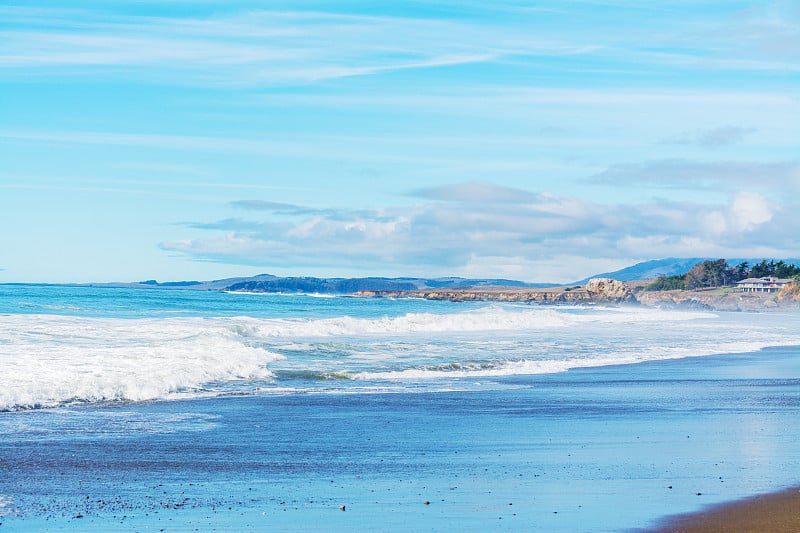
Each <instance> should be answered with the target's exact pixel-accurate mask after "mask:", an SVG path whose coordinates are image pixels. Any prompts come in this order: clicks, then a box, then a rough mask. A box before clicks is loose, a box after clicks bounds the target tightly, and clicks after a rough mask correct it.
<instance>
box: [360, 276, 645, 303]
mask: <svg viewBox="0 0 800 533" xmlns="http://www.w3.org/2000/svg"><path fill="white" fill-rule="evenodd" d="M354 296H360V297H373V298H374V297H384V298H424V299H426V300H449V301H451V302H474V301H494V302H520V303H542V304H573V305H595V304H632V303H636V298H635V296H634V295H633V291H632V289H631V287H630V286H629V285H628V284H626V283H623V282H621V281H616V280H613V279H607V278H597V279H592V280H589V282H588V283H587V284H586V285H584V286H581V287H554V288H546V289H535V288H516V287H466V288H463V289H447V290H413V291H359V292H357V293H355V294H354Z"/></svg>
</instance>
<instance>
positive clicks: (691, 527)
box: [653, 487, 800, 533]
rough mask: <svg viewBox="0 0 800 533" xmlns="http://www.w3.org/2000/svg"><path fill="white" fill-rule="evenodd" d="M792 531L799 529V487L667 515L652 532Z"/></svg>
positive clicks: (761, 532)
mask: <svg viewBox="0 0 800 533" xmlns="http://www.w3.org/2000/svg"><path fill="white" fill-rule="evenodd" d="M766 531H769V532H771V533H795V532H797V531H800V488H798V487H794V488H791V489H788V490H784V491H781V492H778V493H775V494H765V495H759V496H755V497H752V498H746V499H744V500H741V501H738V502H734V503H728V504H723V505H719V506H714V507H711V508H709V509H707V510H704V511H701V512H699V513H694V514H690V515H685V516H681V517H677V518H674V519H670V520H668V521H667V523H666V524H665V525H664V527H661V528H658V529H656V530H654V531H653V533H720V532H727V533H763V532H766Z"/></svg>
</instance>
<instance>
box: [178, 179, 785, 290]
mask: <svg viewBox="0 0 800 533" xmlns="http://www.w3.org/2000/svg"><path fill="white" fill-rule="evenodd" d="M461 187H463V190H459V189H460V188H461ZM480 187H481V188H483V191H484V192H486V193H487V194H488V196H489V198H490V199H491V198H495V199H496V198H500V199H502V200H506V199H507V197H506V196H504V195H502V194H501V195H500V196H496V195H495V196H493V194H494V193H496V194H499V193H502V192H507V191H508V189H506V188H503V187H499V186H498V187H497V188H496V190H494V189H493V187H491V186H490V185H489V184H482V185H481V186H480ZM474 191H475V184H474V183H471V182H467V183H463V184H455V185H450V186H447V187H446V188H443V189H441V190H439V191H438V192H437V194H428V195H427V196H434V197H437V198H442V197H446V198H447V199H448V200H449V201H446V202H439V201H437V202H423V203H421V204H418V205H414V206H409V207H407V208H391V209H390V208H386V209H381V210H362V211H342V210H328V211H319V212H315V213H309V214H307V215H306V216H304V217H300V219H299V220H296V221H295V222H291V220H290V219H295V218H297V215H296V213H295V214H293V215H292V216H288V215H286V214H281V213H280V212H273V211H269V210H267V211H263V212H259V214H260V215H263V217H265V218H267V219H270V220H272V219H274V217H282V218H281V221H282V223H281V224H266V222H265V221H262V222H261V223H262V224H264V230H263V231H261V230H260V229H259V224H252V223H251V224H248V223H246V222H245V221H237V222H236V223H235V225H238V227H239V228H240V229H239V230H238V231H237V230H236V229H233V228H234V226H235V225H234V226H231V225H228V226H227V227H228V228H229V229H233V232H228V233H226V234H224V235H212V236H209V237H201V238H199V239H195V240H191V241H181V242H177V243H175V242H173V243H164V244H163V245H162V247H163V248H164V249H167V250H172V251H177V252H182V253H185V254H187V255H188V256H190V257H193V258H196V259H200V260H211V261H219V262H223V263H234V264H237V263H238V264H247V265H259V266H262V267H263V268H265V269H267V268H288V267H294V268H295V269H297V268H300V269H303V270H304V271H308V272H318V271H319V269H322V268H324V269H326V271H330V270H331V269H336V267H337V265H338V266H339V267H340V268H342V269H346V270H347V271H348V272H352V271H353V269H354V268H355V269H356V270H359V271H360V273H362V274H371V275H453V274H457V275H469V276H479V277H513V278H521V279H525V280H529V281H555V282H570V281H574V280H576V279H580V278H582V277H585V276H587V275H591V274H594V273H597V272H598V270H599V271H604V270H613V269H614V268H618V267H619V266H623V265H625V264H629V263H631V262H633V261H638V260H645V259H656V258H661V257H669V256H677V257H705V256H719V257H761V256H763V257H776V258H779V257H790V256H791V255H792V253H793V252H792V250H796V249H797V247H798V245H800V239H798V237H797V234H796V233H794V231H795V230H796V229H797V226H798V222H797V221H795V222H791V221H790V220H789V221H787V219H786V218H785V217H784V218H778V217H776V214H781V213H783V211H781V210H780V209H779V206H777V205H776V204H774V203H771V202H770V201H768V200H767V199H766V198H765V197H764V196H762V195H761V194H759V193H757V192H753V191H745V190H742V191H739V192H737V193H735V194H732V195H731V196H730V198H729V201H728V203H727V204H725V205H716V204H713V205H712V204H700V203H689V202H683V203H675V202H653V203H650V204H628V205H625V204H619V205H613V206H603V205H599V204H594V203H591V202H587V201H583V200H578V199H574V198H570V197H563V196H556V195H552V194H543V193H535V192H530V191H524V190H521V191H519V193H524V194H522V196H525V197H527V198H529V199H530V198H535V199H536V200H537V201H538V202H539V203H536V202H534V203H532V204H528V203H510V202H507V201H488V202H484V203H481V202H478V201H476V198H474V197H473V196H471V194H470V193H471V192H474ZM439 193H442V194H443V193H446V194H444V196H442V194H439ZM423 196H426V195H423ZM554 206H563V207H564V209H563V210H561V211H558V210H557V209H554ZM575 206H580V208H576V207H575ZM297 212H302V207H298V211H297ZM194 227H195V228H198V227H199V226H198V225H195V226H194ZM213 227H214V225H213V224H211V225H208V228H209V229H213ZM225 227H226V225H221V226H220V230H224V229H225ZM795 255H796V252H795ZM567 260H568V261H569V263H568V264H567V263H564V261H567ZM354 265H357V266H355V267H354ZM559 265H560V266H559Z"/></svg>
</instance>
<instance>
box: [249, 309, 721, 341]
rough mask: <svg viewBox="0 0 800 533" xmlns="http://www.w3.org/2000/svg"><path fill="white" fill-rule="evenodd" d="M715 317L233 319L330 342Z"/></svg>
mask: <svg viewBox="0 0 800 533" xmlns="http://www.w3.org/2000/svg"><path fill="white" fill-rule="evenodd" d="M715 316H716V315H714V314H713V313H705V312H685V311H683V312H681V311H660V310H650V309H631V310H620V309H610V310H609V309H604V310H602V311H600V312H593V311H584V312H576V313H565V312H563V311H557V310H553V309H545V308H533V309H527V310H523V311H518V310H507V309H504V308H501V307H496V306H488V307H485V308H482V309H478V310H474V311H467V312H461V313H450V314H435V313H408V314H405V315H403V316H399V317H381V318H353V317H349V316H343V317H336V318H326V319H271V320H270V319H267V320H259V319H248V318H243V317H240V318H237V319H234V320H235V322H236V324H235V326H234V327H235V328H237V331H238V332H239V333H240V334H242V335H248V336H254V337H263V338H269V337H290V338H295V337H330V336H343V335H377V334H397V335H402V334H407V333H465V332H480V331H526V330H541V329H552V328H567V327H575V326H579V325H585V324H609V325H624V324H641V323H648V322H664V321H667V322H683V321H690V320H697V319H709V318H714V317H715Z"/></svg>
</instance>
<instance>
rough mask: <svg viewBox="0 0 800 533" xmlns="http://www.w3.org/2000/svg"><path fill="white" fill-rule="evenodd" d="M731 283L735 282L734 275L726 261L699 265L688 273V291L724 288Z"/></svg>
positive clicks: (706, 262) (720, 260)
mask: <svg viewBox="0 0 800 533" xmlns="http://www.w3.org/2000/svg"><path fill="white" fill-rule="evenodd" d="M729 281H733V273H732V272H731V270H730V269H729V268H728V262H727V261H725V260H724V259H717V260H716V261H703V262H702V263H697V264H696V265H695V266H693V267H692V268H691V269H690V270H689V272H687V273H686V288H687V289H702V288H705V287H724V286H725V285H727V284H728V282H729Z"/></svg>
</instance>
